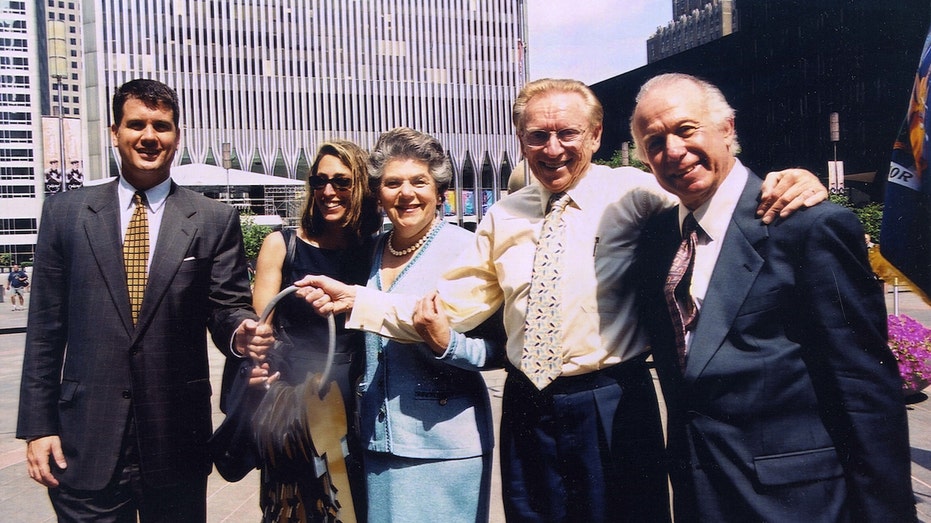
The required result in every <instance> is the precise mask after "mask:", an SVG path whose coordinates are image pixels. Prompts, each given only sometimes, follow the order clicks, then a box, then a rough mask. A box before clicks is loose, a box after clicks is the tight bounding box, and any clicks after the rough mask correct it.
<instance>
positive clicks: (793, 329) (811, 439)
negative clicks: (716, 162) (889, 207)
mask: <svg viewBox="0 0 931 523" xmlns="http://www.w3.org/2000/svg"><path fill="white" fill-rule="evenodd" d="M759 190H760V180H759V179H758V178H757V177H756V176H754V175H753V174H752V173H751V175H750V177H749V181H748V183H747V186H746V188H745V189H744V192H743V194H742V196H741V198H740V202H739V203H738V205H737V208H736V210H735V211H734V215H733V217H732V218H731V222H730V225H729V226H728V229H727V234H726V235H725V238H724V239H723V242H724V244H723V246H722V250H721V254H720V257H719V258H718V261H717V265H716V266H715V268H714V271H713V274H712V277H711V281H710V284H709V288H708V291H707V294H706V296H705V300H704V303H703V305H702V308H701V311H700V314H699V320H698V324H697V326H696V329H695V331H694V332H693V336H692V342H691V346H690V349H689V356H688V361H687V364H686V368H685V371H684V373H683V372H682V371H680V369H679V367H678V365H677V363H676V348H675V341H674V338H673V335H672V332H673V331H672V324H671V323H670V319H669V314H668V312H667V308H666V305H665V301H664V297H663V291H662V287H663V281H664V279H665V277H666V274H667V272H668V269H669V267H670V265H671V263H672V258H673V255H674V254H675V251H676V249H677V247H678V244H679V241H680V234H679V229H678V218H677V209H672V210H671V211H667V212H665V213H663V214H662V215H660V216H658V217H656V218H654V219H653V220H652V221H651V222H650V223H649V224H648V225H647V227H646V229H645V230H644V233H643V237H642V242H641V248H642V252H641V254H642V255H641V256H640V257H639V258H638V263H639V264H640V270H642V271H643V275H644V277H643V279H642V280H641V281H642V284H643V288H642V296H641V299H642V300H643V304H644V307H643V309H642V311H643V312H644V319H643V321H644V324H645V325H646V326H647V328H648V329H649V330H650V331H651V340H652V344H653V354H654V358H655V361H656V364H657V370H658V371H659V374H660V380H661V383H662V386H663V391H664V394H665V397H666V399H667V403H668V407H669V426H668V430H669V451H670V454H671V456H672V458H673V460H674V465H675V466H674V468H673V471H672V480H673V490H674V493H675V497H676V511H677V513H676V520H677V521H688V520H691V519H695V520H700V521H715V522H718V521H793V522H800V521H805V522H809V521H831V522H833V521H845V520H863V521H908V520H914V514H915V513H914V504H913V498H912V491H911V481H910V477H909V472H910V462H909V443H908V425H907V420H906V415H905V409H904V406H903V404H902V402H901V397H902V394H901V391H900V388H901V382H900V378H899V376H898V371H897V367H896V361H895V359H894V357H893V356H892V354H891V353H890V351H889V349H888V347H887V345H886V312H885V311H886V309H885V301H884V299H883V296H882V292H881V289H880V286H879V285H878V283H877V281H876V280H875V278H874V277H873V274H872V272H871V270H870V266H869V263H868V261H867V256H866V247H865V243H864V240H863V230H862V228H861V227H860V224H859V222H858V221H857V219H856V217H855V216H854V215H853V214H852V213H851V212H849V211H847V210H845V209H842V208H841V207H838V206H835V205H833V204H821V205H818V206H816V207H814V208H811V209H806V210H803V211H799V212H797V213H796V214H794V215H793V216H792V217H790V218H788V219H787V220H785V221H778V222H776V223H775V224H773V225H769V226H766V225H763V223H762V222H761V221H760V220H759V219H758V218H757V217H756V216H755V215H754V210H755V209H756V206H757V195H758V194H759Z"/></svg>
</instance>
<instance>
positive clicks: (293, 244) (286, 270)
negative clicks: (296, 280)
mask: <svg viewBox="0 0 931 523" xmlns="http://www.w3.org/2000/svg"><path fill="white" fill-rule="evenodd" d="M281 235H282V236H283V237H284V242H285V246H286V250H285V255H284V261H282V262H281V290H284V289H286V288H287V287H288V286H289V285H291V283H292V282H291V281H289V280H290V278H291V267H293V266H294V256H295V251H296V250H297V231H294V230H292V229H281Z"/></svg>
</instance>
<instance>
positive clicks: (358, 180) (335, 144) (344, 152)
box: [301, 140, 381, 241]
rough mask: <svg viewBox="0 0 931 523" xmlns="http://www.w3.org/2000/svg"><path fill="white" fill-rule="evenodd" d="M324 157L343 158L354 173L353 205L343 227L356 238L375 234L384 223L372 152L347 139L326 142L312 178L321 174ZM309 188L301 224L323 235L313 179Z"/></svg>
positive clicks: (310, 233)
mask: <svg viewBox="0 0 931 523" xmlns="http://www.w3.org/2000/svg"><path fill="white" fill-rule="evenodd" d="M324 156H333V157H335V158H337V159H339V161H340V162H342V163H343V165H345V166H346V167H348V168H349V172H350V173H352V187H350V189H349V190H350V197H349V199H350V204H349V208H348V209H347V210H346V216H345V217H344V218H343V229H344V230H345V232H346V233H347V234H348V236H349V237H351V238H352V239H353V240H355V241H361V240H362V239H363V238H366V237H368V236H371V235H372V234H374V233H375V231H377V230H378V229H379V227H380V226H381V216H380V215H379V214H378V206H377V204H376V202H375V197H374V195H373V194H372V192H371V190H369V184H368V168H367V160H368V155H367V154H366V153H365V151H363V150H362V148H360V147H359V146H358V145H356V144H354V143H352V142H350V141H347V140H331V141H329V142H325V143H324V144H323V145H321V146H320V148H319V149H318V150H317V155H316V156H315V157H314V163H313V164H312V165H311V166H310V172H309V173H308V178H310V176H316V175H317V172H318V169H319V168H320V161H321V160H322V159H323V157H324ZM306 190H307V197H306V198H305V199H304V209H303V211H302V212H301V227H302V228H303V229H304V234H306V235H308V236H319V235H321V234H323V231H324V220H323V217H322V216H321V215H320V212H319V210H318V209H317V207H316V206H315V205H314V189H313V187H311V186H310V183H309V182H308V184H307V188H306Z"/></svg>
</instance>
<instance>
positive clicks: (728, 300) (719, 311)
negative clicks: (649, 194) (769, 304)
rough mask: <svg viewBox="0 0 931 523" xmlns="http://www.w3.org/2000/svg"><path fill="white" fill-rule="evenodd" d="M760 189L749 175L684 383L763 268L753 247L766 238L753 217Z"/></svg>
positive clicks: (713, 348)
mask: <svg viewBox="0 0 931 523" xmlns="http://www.w3.org/2000/svg"><path fill="white" fill-rule="evenodd" d="M760 186H761V181H760V179H759V178H758V177H757V176H756V175H754V174H753V173H750V176H749V177H748V179H747V184H746V186H745V187H744V190H743V193H742V194H741V196H740V200H739V201H738V203H737V207H736V208H735V209H734V214H733V216H731V221H730V224H729V225H728V227H727V233H726V234H725V235H724V240H723V244H722V246H721V254H720V255H719V256H718V260H717V263H716V264H715V266H714V271H712V273H711V281H710V282H709V283H708V291H707V293H706V295H705V300H704V302H703V303H702V308H701V312H700V314H699V319H698V325H697V326H696V328H695V332H694V333H693V335H692V340H691V343H690V345H689V356H688V360H687V363H686V367H685V378H686V380H694V379H695V378H697V377H698V376H699V375H700V374H701V372H702V370H703V369H704V368H705V366H706V365H707V364H708V362H709V361H710V360H711V358H712V357H714V355H715V353H716V352H717V351H718V349H720V347H721V345H722V344H723V343H724V341H725V338H726V336H727V333H728V332H729V331H730V328H731V325H733V323H734V318H735V317H736V316H737V311H738V310H740V307H741V306H742V305H743V303H744V300H745V299H746V297H747V294H748V293H749V292H750V287H751V286H752V284H753V281H754V280H755V279H756V277H757V275H758V274H759V272H760V269H761V268H762V267H763V263H764V260H763V258H762V257H761V256H760V255H759V253H758V252H757V248H756V246H757V244H758V242H760V241H763V240H765V239H766V237H767V236H768V231H767V228H766V226H765V225H763V222H761V221H760V220H759V218H757V217H756V214H755V210H756V207H757V196H758V195H759V193H760Z"/></svg>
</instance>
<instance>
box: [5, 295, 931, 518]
mask: <svg viewBox="0 0 931 523" xmlns="http://www.w3.org/2000/svg"><path fill="white" fill-rule="evenodd" d="M27 300H28V297H27ZM886 302H887V306H888V308H889V312H893V310H894V307H895V304H896V302H897V303H898V312H900V313H903V314H908V315H910V316H912V317H913V318H915V319H917V320H919V321H921V322H922V323H923V324H925V325H928V326H931V307H928V306H926V305H925V304H924V303H922V302H921V301H920V300H919V299H918V298H916V297H915V296H914V295H913V294H912V293H908V292H900V293H897V297H896V294H895V293H893V292H888V293H887V300H886ZM27 305H28V301H27ZM11 309H12V305H11V304H10V302H9V297H8V296H7V299H6V300H5V301H4V302H2V303H0V520H2V521H5V522H8V523H18V522H24V523H34V522H43V521H55V515H54V512H53V511H52V508H51V505H50V504H49V501H48V497H47V495H46V491H45V489H44V488H43V487H41V486H39V485H38V484H37V483H35V482H33V481H32V480H31V479H29V476H27V475H26V465H25V443H23V442H22V441H20V440H17V439H15V437H14V435H15V432H16V411H17V398H18V397H19V382H20V369H21V365H22V354H23V344H24V341H25V334H24V333H23V330H24V327H25V325H26V312H25V311H12V310H11ZM210 361H211V369H212V373H211V374H212V381H213V387H214V391H219V388H220V375H221V371H222V367H223V361H222V355H221V354H220V353H219V351H217V350H215V349H212V350H211V360H210ZM485 381H486V383H487V384H488V389H489V394H490V395H491V399H492V408H493V411H494V415H495V425H496V426H497V423H498V419H500V406H501V390H502V387H503V385H504V373H503V371H494V372H488V373H485ZM929 392H931V389H929ZM217 401H218V394H215V395H214V423H215V424H217V423H219V421H220V420H222V417H223V415H222V414H221V413H220V409H219V407H218V405H217ZM908 416H909V433H910V438H911V444H912V484H913V486H914V490H915V495H916V498H917V501H918V512H919V519H920V520H921V521H923V522H931V401H920V402H917V403H913V404H911V405H909V406H908ZM877 443H881V442H877ZM496 450H497V449H496ZM258 476H259V475H258V472H253V473H252V474H250V475H249V476H247V477H246V478H245V479H243V480H242V481H240V482H237V483H228V482H226V481H224V480H223V478H221V477H220V475H219V474H217V473H216V472H214V473H213V474H211V475H210V480H209V483H208V490H207V495H208V500H207V520H208V521H210V522H229V523H241V522H248V523H254V522H257V521H259V520H260V515H261V514H260V512H259V508H258V496H257V492H258V484H259V477H258ZM500 492H501V484H500V481H499V476H498V474H497V455H496V463H495V474H494V479H493V483H492V493H493V501H492V513H491V521H492V522H493V523H498V522H503V521H504V515H503V511H502V509H501V502H500Z"/></svg>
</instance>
